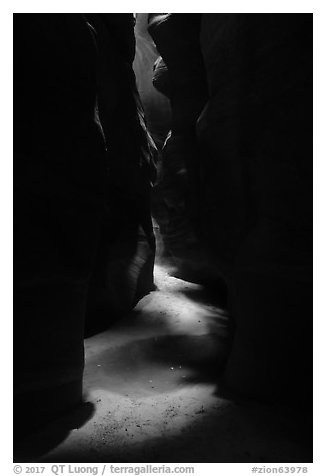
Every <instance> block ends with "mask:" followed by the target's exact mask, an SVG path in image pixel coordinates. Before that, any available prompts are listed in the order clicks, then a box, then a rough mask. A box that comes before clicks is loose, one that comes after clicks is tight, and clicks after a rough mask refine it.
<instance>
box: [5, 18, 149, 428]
mask: <svg viewBox="0 0 326 476" xmlns="http://www.w3.org/2000/svg"><path fill="white" fill-rule="evenodd" d="M134 55H135V37H134V17H133V15H132V14H92V15H79V14H15V15H14V95H15V97H14V140H15V146H14V154H15V157H14V199H15V200H14V201H15V207H14V236H15V240H14V276H15V279H14V300H15V305H14V420H15V421H14V423H15V431H16V434H20V433H24V432H25V431H30V429H31V428H33V427H35V426H37V425H38V424H40V423H44V422H46V421H47V420H49V419H51V418H53V417H55V416H57V415H60V414H61V413H62V412H64V411H66V410H67V409H69V408H70V407H71V406H73V405H75V404H77V403H79V402H80V401H81V398H82V375H83V366H84V348H83V338H84V332H85V330H84V328H85V327H86V332H87V333H90V332H94V331H95V330H96V329H99V328H101V327H103V326H105V325H106V326H107V325H108V323H109V322H110V320H112V319H114V318H116V316H118V315H121V314H122V313H124V312H126V311H128V310H130V309H131V308H132V307H133V306H134V305H135V303H136V302H137V301H138V300H139V299H140V298H141V297H142V296H143V295H144V294H146V293H148V292H149V291H150V290H151V289H152V288H153V264H154V254H155V239H154V235H153V230H152V224H151V215H150V190H151V183H152V182H153V181H154V180H155V173H156V172H155V165H154V163H153V160H152V152H153V153H155V146H154V145H153V143H152V142H151V139H150V138H149V136H148V135H147V131H146V127H145V123H144V113H143V110H142V107H141V104H140V101H139V96H138V93H137V89H136V85H135V76H134V73H133V70H132V63H133V60H134ZM94 111H95V114H94Z"/></svg>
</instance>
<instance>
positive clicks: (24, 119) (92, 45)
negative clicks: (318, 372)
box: [13, 13, 313, 463]
mask: <svg viewBox="0 0 326 476" xmlns="http://www.w3.org/2000/svg"><path fill="white" fill-rule="evenodd" d="M14 18H15V29H14V30H15V35H14V44H15V62H14V63H15V67H14V69H15V110H14V115H15V126H14V133H15V137H16V138H17V139H16V140H15V177H14V182H15V189H14V190H15V191H14V196H15V213H14V229H15V251H14V255H15V267H14V274H15V283H14V295H15V299H14V304H15V318H14V321H15V322H14V373H13V377H14V382H13V383H14V405H13V408H14V419H13V420H14V421H13V427H14V440H15V441H14V446H15V448H14V459H15V462H16V461H17V462H76V461H80V462H94V463H97V462H112V463H113V462H135V463H137V462H139V463H141V462H171V463H172V462H181V461H182V462H185V463H187V462H188V463H191V462H193V463H196V462H198V463H199V462H205V463H207V462H212V463H220V462H230V463H235V462H240V463H241V462H251V463H253V462H257V463H259V462H266V463H272V462H275V463H281V462H284V463H285V462H286V463H291V462H293V463H294V462H296V463H304V462H312V377H313V365H312V354H313V353H312V347H313V339H312V332H313V326H312V314H313V313H312V307H313V306H312V304H313V301H312V259H311V258H312V239H311V238H312V213H311V211H312V162H313V161H312V57H313V55H312V53H313V48H312V39H313V35H312V33H313V28H312V27H313V22H312V14H303V15H297V14H277V15H275V14H268V15H266V14H262V13H260V14H249V13H244V14H239V13H228V14H223V13H165V14H164V13H162V14H160V13H143V14H133V13H89V14H79V13H76V14H75V13H70V14H67V13H65V14H54V13H50V14H39V13H35V14H28V15H26V14H24V13H17V14H15V16H14Z"/></svg>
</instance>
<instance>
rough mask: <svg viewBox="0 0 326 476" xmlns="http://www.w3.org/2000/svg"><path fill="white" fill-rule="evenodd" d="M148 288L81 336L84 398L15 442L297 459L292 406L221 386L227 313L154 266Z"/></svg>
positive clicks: (63, 457)
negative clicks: (127, 308) (120, 314)
mask: <svg viewBox="0 0 326 476" xmlns="http://www.w3.org/2000/svg"><path fill="white" fill-rule="evenodd" d="M155 283H156V286H157V289H156V290H155V291H153V292H152V293H150V294H149V295H147V296H145V297H144V298H143V299H142V300H141V301H140V302H139V304H138V305H137V306H136V308H135V309H134V311H132V312H131V313H130V314H128V315H127V316H125V318H124V319H122V320H121V321H119V322H117V323H115V324H113V325H112V326H111V327H110V329H108V330H107V331H105V332H102V333H100V334H96V335H94V336H92V337H90V338H88V339H86V340H85V359H86V364H85V372H84V392H85V404H84V406H83V408H81V409H79V410H76V411H75V412H72V413H70V414H69V415H68V416H66V417H62V418H61V419H59V420H57V421H55V422H53V423H52V424H50V425H48V426H47V427H45V428H44V429H42V430H40V431H39V432H36V433H34V434H33V435H30V436H29V437H28V438H26V440H25V441H23V442H22V444H21V448H24V450H23V452H22V450H21V452H19V450H18V451H17V456H16V460H19V459H22V460H24V461H28V460H29V459H32V460H34V461H35V460H36V458H37V460H38V461H42V462H74V461H81V462H108V461H109V462H148V461H150V462H165V461H168V462H180V461H182V462H193V461H196V462H254V461H256V462H273V461H275V462H276V461H285V460H286V461H287V462H296V461H297V462H299V461H300V462H304V461H308V460H309V458H310V450H309V448H308V447H307V439H309V437H308V435H304V434H303V433H302V431H301V430H302V427H303V426H305V416H304V415H302V411H301V412H299V411H298V412H296V411H294V410H293V411H292V410H291V411H290V410H289V409H286V408H285V409H278V410H276V409H275V408H273V407H271V406H267V405H263V404H258V403H255V402H245V401H241V400H239V399H238V398H237V399H235V400H234V396H232V395H231V396H230V395H224V394H223V390H222V384H221V383H219V382H218V365H219V363H221V362H223V358H224V356H225V351H226V349H227V345H228V344H227V335H228V324H227V322H228V319H227V316H226V313H225V311H223V309H221V308H220V307H219V306H218V305H217V304H216V303H215V302H213V303H212V298H211V296H209V295H208V294H207V292H206V291H205V290H204V289H203V288H202V286H200V285H198V284H193V283H190V282H187V281H183V280H181V279H178V278H174V277H172V276H170V275H169V274H168V272H167V270H166V269H165V268H164V267H163V266H162V265H156V267H155Z"/></svg>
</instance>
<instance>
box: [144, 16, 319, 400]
mask: <svg viewBox="0 0 326 476" xmlns="http://www.w3.org/2000/svg"><path fill="white" fill-rule="evenodd" d="M149 32H150V33H151V35H152V37H153V39H154V41H155V43H156V45H157V48H158V50H159V52H160V54H161V55H162V57H163V60H164V63H165V64H166V67H167V71H166V72H165V73H164V74H165V78H166V75H167V74H168V85H169V92H168V94H169V95H170V99H171V107H172V123H171V129H172V134H171V137H170V138H169V139H168V140H167V142H166V145H165V148H164V149H163V160H162V166H161V168H162V172H161V175H160V180H159V184H158V187H157V188H156V192H157V198H156V200H157V202H158V203H159V207H158V212H157V219H158V221H159V223H160V227H161V230H162V232H163V237H164V240H165V243H166V246H167V248H168V249H169V250H170V252H171V254H172V255H174V257H175V258H176V261H177V262H178V260H179V261H181V262H182V263H183V264H184V262H187V261H188V262H190V263H191V262H194V260H196V256H197V263H196V266H195V268H196V269H197V279H199V278H200V276H202V275H203V273H204V274H205V273H206V271H207V266H209V267H211V268H212V267H213V268H214V270H216V273H217V275H218V274H219V273H220V274H222V275H223V276H224V279H225V281H226V282H227V284H228V290H229V305H230V310H231V312H232V316H233V318H234V320H235V325H236V331H235V338H234V344H233V348H232V352H231V355H230V358H229V363H228V366H227V370H226V380H227V383H228V385H229V386H231V387H232V388H234V389H237V390H238V391H240V392H242V393H245V394H248V395H253V396H256V397H257V396H259V397H263V398H265V399H266V398H267V399H272V400H273V399H274V400H275V399H282V398H283V397H284V395H285V396H287V397H289V398H292V399H293V400H296V399H298V400H301V401H305V400H306V399H307V398H308V397H309V392H310V391H311V381H310V379H311V374H312V368H311V357H312V353H311V344H312V299H311V293H312V273H311V258H312V243H311V237H312V15H310V14H202V15H201V14H194V15H193V14H152V15H150V23H149ZM156 82H157V81H156ZM165 83H166V80H165ZM154 84H155V83H154ZM187 137H188V138H187ZM191 177H197V181H196V178H194V179H193V180H192V179H191ZM185 183H186V185H185ZM189 197H191V199H190V198H189ZM154 211H155V210H154ZM193 236H194V238H193ZM171 237H172V240H171ZM178 237H181V239H178ZM187 237H188V241H189V242H192V243H194V242H196V246H195V248H196V250H199V252H198V253H197V255H196V253H194V252H193V245H191V244H190V243H189V242H188V241H187ZM188 265H189V263H188ZM212 274H214V273H212ZM195 278H196V277H195ZM300 382H301V390H300V391H299V392H298V385H300Z"/></svg>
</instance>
